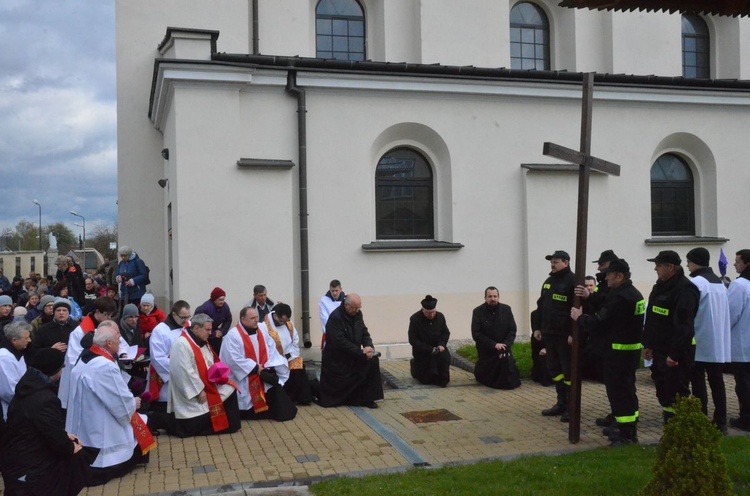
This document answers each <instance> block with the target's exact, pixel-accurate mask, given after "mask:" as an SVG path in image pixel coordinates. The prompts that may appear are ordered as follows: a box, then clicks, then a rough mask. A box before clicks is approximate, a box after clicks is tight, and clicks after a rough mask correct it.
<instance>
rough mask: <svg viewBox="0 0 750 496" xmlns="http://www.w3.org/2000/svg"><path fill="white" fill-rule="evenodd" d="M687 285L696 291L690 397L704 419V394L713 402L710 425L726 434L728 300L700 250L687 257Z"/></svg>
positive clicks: (729, 342)
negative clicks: (697, 403)
mask: <svg viewBox="0 0 750 496" xmlns="http://www.w3.org/2000/svg"><path fill="white" fill-rule="evenodd" d="M686 258H687V267H688V270H689V271H690V277H691V278H692V279H691V281H692V283H693V284H695V286H696V287H697V288H698V290H699V291H700V299H699V300H698V312H697V313H696V314H695V363H694V364H693V368H692V369H691V370H690V385H691V386H692V390H693V396H695V397H697V398H699V399H700V400H701V404H702V406H703V413H704V414H706V415H708V390H707V388H706V377H708V384H709V386H710V387H711V397H712V398H713V402H714V414H713V423H714V425H715V426H716V427H717V428H718V429H719V430H720V431H721V432H722V433H723V434H727V392H726V387H725V385H724V364H725V363H731V361H732V350H731V336H730V328H731V325H730V316H729V298H728V293H727V288H726V286H724V282H723V281H722V280H721V278H719V276H717V275H716V274H714V271H713V270H712V269H711V268H710V267H709V266H708V264H709V262H710V260H711V255H710V254H709V253H708V250H707V249H705V248H702V247H699V248H693V249H692V250H690V251H689V252H688V253H687V256H686Z"/></svg>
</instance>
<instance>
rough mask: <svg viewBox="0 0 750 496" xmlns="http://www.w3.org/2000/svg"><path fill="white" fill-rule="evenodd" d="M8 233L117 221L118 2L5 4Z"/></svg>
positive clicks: (2, 209)
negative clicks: (27, 224) (24, 226)
mask: <svg viewBox="0 0 750 496" xmlns="http://www.w3.org/2000/svg"><path fill="white" fill-rule="evenodd" d="M0 46H1V47H2V49H0V178H2V179H0V230H2V229H4V228H6V227H13V226H15V225H16V224H17V223H18V222H19V221H20V220H23V219H25V220H29V221H31V222H33V223H34V224H37V223H38V219H39V210H38V208H37V206H36V205H34V203H33V200H34V199H35V198H36V199H38V200H39V202H40V203H41V205H42V224H43V225H47V224H51V223H54V222H64V223H66V224H67V225H68V226H69V227H70V228H71V230H72V231H73V232H74V233H80V228H78V227H75V226H74V225H73V223H80V219H78V218H76V217H74V216H72V215H71V214H70V213H69V212H70V211H71V210H75V211H76V212H78V213H79V214H81V215H83V216H85V217H86V230H87V231H89V230H90V229H91V228H93V227H94V225H95V224H97V223H104V224H107V225H112V224H114V223H115V222H116V220H117V205H116V202H117V136H116V131H117V130H116V95H115V7H114V1H113V0H2V1H0Z"/></svg>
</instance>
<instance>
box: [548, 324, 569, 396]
mask: <svg viewBox="0 0 750 496" xmlns="http://www.w3.org/2000/svg"><path fill="white" fill-rule="evenodd" d="M542 339H543V341H544V347H545V348H547V370H549V373H550V375H551V376H552V380H553V381H554V382H555V383H559V382H560V381H564V383H565V384H567V385H570V356H571V350H570V345H568V336H564V335H558V334H542Z"/></svg>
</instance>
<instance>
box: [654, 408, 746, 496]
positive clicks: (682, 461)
mask: <svg viewBox="0 0 750 496" xmlns="http://www.w3.org/2000/svg"><path fill="white" fill-rule="evenodd" d="M721 438H722V435H721V433H720V432H719V431H718V430H717V429H716V427H714V426H713V425H712V424H711V422H710V421H709V420H708V417H706V416H705V415H704V414H703V412H702V411H701V402H700V400H699V399H698V398H685V399H682V398H678V400H677V402H676V403H675V416H674V417H672V419H671V420H670V421H669V422H668V423H667V425H666V426H665V427H664V435H663V436H662V438H661V441H660V442H659V447H658V448H657V450H656V463H655V464H654V469H653V472H654V475H653V479H651V481H650V482H649V483H648V484H647V485H646V487H645V488H643V490H642V491H641V493H640V494H641V495H642V496H688V495H690V496H703V495H705V496H724V495H731V494H732V482H731V481H730V479H729V474H728V472H727V462H726V458H725V457H724V455H723V454H722V453H721V451H720V450H719V441H720V440H721Z"/></svg>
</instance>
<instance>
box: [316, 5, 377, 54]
mask: <svg viewBox="0 0 750 496" xmlns="http://www.w3.org/2000/svg"><path fill="white" fill-rule="evenodd" d="M315 33H316V42H315V43H316V44H315V46H316V56H317V57H318V58H321V59H337V60H365V14H364V11H363V10H362V6H361V5H360V4H359V2H357V1H356V0H320V2H318V6H317V7H316V8H315Z"/></svg>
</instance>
